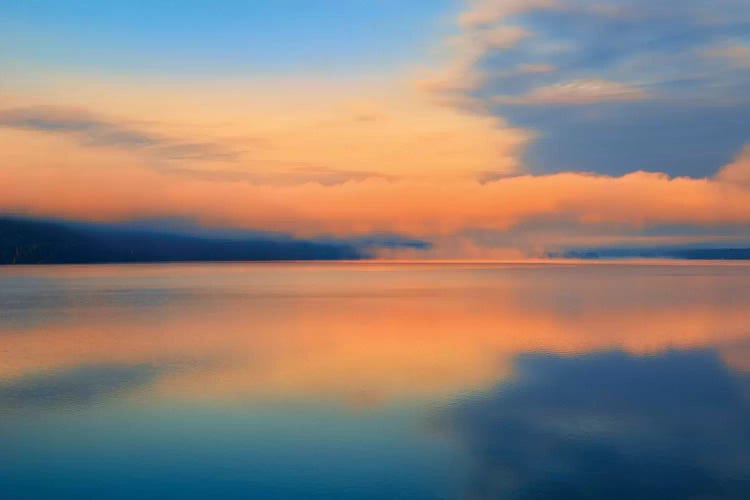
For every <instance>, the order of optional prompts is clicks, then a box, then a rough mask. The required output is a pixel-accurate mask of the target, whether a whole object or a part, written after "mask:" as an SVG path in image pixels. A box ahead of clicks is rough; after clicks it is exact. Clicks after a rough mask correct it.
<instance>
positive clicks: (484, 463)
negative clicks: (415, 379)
mask: <svg viewBox="0 0 750 500" xmlns="http://www.w3.org/2000/svg"><path fill="white" fill-rule="evenodd" d="M515 374H516V379H515V380H514V381H511V382H507V383H503V384H501V385H499V386H498V387H497V388H495V389H494V390H491V391H489V392H487V393H485V394H483V395H482V396H481V397H477V398H472V399H470V400H466V401H464V402H462V403H461V404H460V405H459V406H458V407H457V408H455V410H454V411H453V412H452V413H451V414H450V415H449V416H448V421H449V425H450V426H451V428H452V430H453V431H454V432H456V433H457V435H458V436H460V438H461V439H462V440H464V441H465V443H466V445H467V447H468V448H469V449H470V450H471V453H472V454H473V456H474V458H475V463H476V465H475V470H474V472H473V478H472V481H471V485H470V490H469V492H470V495H469V496H471V497H472V498H634V499H635V498H737V499H740V498H750V474H749V473H748V471H750V404H749V403H750V401H748V397H747V396H748V394H749V393H748V389H750V377H749V376H748V375H742V374H737V373H734V372H732V371H730V370H729V369H728V368H727V367H726V366H725V365H724V364H723V363H722V361H721V360H720V358H719V357H718V356H717V354H716V353H715V352H714V351H712V350H699V351H671V352H667V353H664V354H660V355H654V356H642V357H639V356H632V355H628V354H624V353H622V352H608V353H595V354H587V355H581V356H560V355H549V354H532V355H525V356H521V357H520V358H519V359H518V362H517V366H516V371H515Z"/></svg>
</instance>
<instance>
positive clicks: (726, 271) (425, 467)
mask: <svg viewBox="0 0 750 500" xmlns="http://www.w3.org/2000/svg"><path fill="white" fill-rule="evenodd" d="M748 325H750V265H745V264H741V263H738V264H690V265H688V264H672V263H666V264H633V263H618V264H606V263H592V264H586V265H584V264H572V263H570V264H466V263H462V264H458V263H455V264H429V263H422V264H419V263H410V264H407V263H403V264H396V263H393V264H389V263H379V262H362V263H333V262H332V263H288V264H272V263H268V264H173V265H92V266H65V267H58V266H38V267H36V266H30V267H22V268H15V267H13V268H11V267H8V268H3V269H0V497H2V498H82V497H84V498H165V497H176V498H191V497H192V498H207V497H213V498H267V499H280V498H372V499H375V498H383V499H391V498H408V499H413V498H416V499H419V498H424V499H428V498H443V499H454V498H455V499H463V498H472V499H473V498H480V499H484V498H487V499H491V498H511V499H514V498H655V497H661V498H737V499H740V498H748V497H750V479H748V474H747V471H748V470H750V326H748Z"/></svg>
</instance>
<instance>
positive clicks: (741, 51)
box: [703, 44, 750, 68]
mask: <svg viewBox="0 0 750 500" xmlns="http://www.w3.org/2000/svg"><path fill="white" fill-rule="evenodd" d="M703 54H704V55H705V56H708V57H716V58H720V59H724V60H726V61H727V62H729V63H730V64H731V65H732V66H734V67H737V68H750V45H745V44H724V45H723V46H719V47H712V48H710V49H706V50H704V51H703Z"/></svg>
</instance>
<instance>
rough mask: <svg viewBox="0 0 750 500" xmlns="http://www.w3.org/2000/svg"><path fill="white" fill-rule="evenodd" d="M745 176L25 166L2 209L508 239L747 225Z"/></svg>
mask: <svg viewBox="0 0 750 500" xmlns="http://www.w3.org/2000/svg"><path fill="white" fill-rule="evenodd" d="M747 169H748V164H747V162H746V161H745V160H744V156H740V157H739V159H738V160H737V161H736V162H733V163H731V164H730V165H729V166H727V167H725V168H724V169H722V170H720V171H719V173H718V174H717V175H715V176H712V177H704V178H689V177H670V176H668V175H665V174H663V173H650V172H642V171H637V172H632V173H629V174H626V175H622V176H606V175H595V174H591V173H585V172H566V173H557V174H547V175H530V174H520V175H515V176H510V177H509V176H505V177H503V176H502V175H500V174H498V173H494V174H493V175H492V176H490V177H487V176H485V177H483V178H482V180H483V181H484V182H485V183H484V184H480V182H479V181H478V180H477V179H476V178H474V179H459V180H454V181H453V182H446V181H445V180H444V179H441V178H438V179H434V180H433V179H413V178H412V179H409V178H402V179H395V180H385V179H367V180H362V181H359V182H345V183H343V184H342V183H338V184H331V185H322V184H320V183H306V184H285V185H270V184H255V183H253V182H247V181H241V180H239V181H238V180H219V179H213V180H210V181H207V180H205V179H201V178H192V177H177V176H173V175H168V174H164V173H161V172H158V171H153V170H151V169H148V168H145V167H140V168H138V167H133V166H131V167H130V168H128V169H106V170H102V169H101V168H98V167H97V165H92V166H91V167H90V168H89V167H78V168H73V167H70V168H67V169H59V168H57V167H54V166H51V167H47V168H44V167H36V168H34V169H24V168H22V167H19V168H5V169H3V170H2V171H0V200H2V208H3V209H4V210H5V211H16V212H21V213H28V214H29V215H42V216H44V215H57V216H66V217H70V218H83V219H98V220H113V219H115V220H117V219H120V220H121V219H132V218H134V217H136V218H137V217H146V216H149V217H166V216H177V217H187V218H191V219H194V220H197V221H199V222H201V223H203V224H209V225H210V224H218V225H223V226H229V227H238V228H252V229H257V230H271V231H284V232H290V233H293V234H296V235H301V236H314V235H321V234H332V235H336V236H352V235H362V234H365V233H370V232H387V233H399V234H404V235H408V236H413V237H417V238H420V239H421V238H424V237H426V236H430V237H437V236H448V235H452V234H456V233H459V232H461V231H463V230H465V229H470V228H473V229H491V230H497V231H508V230H510V229H512V228H514V227H516V226H518V225H519V224H522V223H524V222H525V221H530V220H534V219H537V218H539V217H543V216H553V215H554V216H556V217H564V218H566V220H571V221H575V222H576V224H579V225H580V226H582V227H591V228H596V227H600V226H603V225H607V224H611V225H615V227H620V228H648V227H653V226H660V225H666V224H673V225H677V224H689V225H704V226H707V227H710V226H725V225H728V224H746V223H750V188H749V187H748V185H747V184H746V183H744V182H742V180H743V179H744V178H745V171H746V170H747ZM40 178H43V179H44V182H43V183H40V182H39V179H40ZM493 178H496V179H498V180H495V181H494V182H492V179H493ZM63 184H64V185H65V186H66V188H65V190H64V191H62V192H61V191H60V189H59V186H60V185H63Z"/></svg>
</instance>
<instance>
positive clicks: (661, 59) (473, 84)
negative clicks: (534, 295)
mask: <svg viewBox="0 0 750 500" xmlns="http://www.w3.org/2000/svg"><path fill="white" fill-rule="evenodd" d="M457 25H458V27H459V30H460V33H459V34H458V35H455V36H453V37H452V39H453V40H456V39H458V40H465V42H464V44H465V45H468V44H470V41H472V40H475V39H476V38H478V37H481V34H482V33H485V32H493V31H495V30H500V31H502V30H503V29H514V30H524V31H525V32H527V33H528V35H527V36H526V37H524V38H523V39H520V40H518V41H517V43H515V44H513V45H511V46H505V47H502V48H493V47H492V46H489V45H486V44H485V45H478V44H475V45H473V47H474V48H475V50H474V51H472V52H471V53H470V55H471V57H467V55H466V54H467V53H466V51H461V50H456V51H454V53H453V56H452V59H450V60H449V62H448V63H447V64H446V65H445V67H444V69H445V70H446V75H447V76H446V77H445V79H444V81H443V85H433V86H432V87H430V86H427V87H423V90H425V91H427V92H430V93H431V94H432V95H433V96H434V98H435V99H436V100H437V101H438V102H441V103H443V104H447V105H455V106H459V107H461V108H462V109H468V110H473V111H474V112H477V113H479V114H483V115H488V114H489V115H494V116H498V117H502V118H503V119H504V120H506V121H507V122H508V123H509V124H510V125H512V126H516V127H521V128H524V129H526V130H528V131H529V133H530V134H535V137H536V139H535V140H534V141H533V142H531V143H530V144H529V145H528V147H527V148H526V150H525V154H524V156H523V160H524V163H525V165H526V166H527V167H528V168H529V169H531V171H534V172H560V171H566V170H587V171H592V172H599V173H604V174H624V173H627V172H632V171H633V170H638V169H643V170H650V171H661V172H666V173H668V174H670V175H674V176H680V175H690V176H706V175H709V174H710V173H711V172H712V168H713V167H712V165H717V164H721V163H726V162H727V161H728V160H729V159H730V157H731V155H732V154H733V153H734V152H736V151H737V150H738V149H739V148H740V147H741V145H742V144H743V143H745V142H747V141H748V140H750V136H748V133H747V131H746V127H744V126H743V119H744V117H745V116H747V113H748V110H750V98H748V96H747V92H746V91H745V89H746V88H747V87H748V86H749V85H750V65H748V64H747V61H748V57H747V56H748V52H747V45H748V44H747V40H746V34H747V32H748V29H750V6H749V5H748V4H747V2H742V1H737V0H718V1H717V2H712V3H711V4H710V6H709V4H706V3H705V2H700V1H698V0H686V1H684V2H681V3H680V9H679V11H675V9H674V8H673V5H671V4H670V3H669V2H646V1H645V0H632V1H621V0H603V1H598V2H586V1H580V0H552V1H544V0H541V1H534V2H515V1H503V0H494V1H493V0H485V1H477V2H472V3H470V6H469V7H468V8H467V10H466V11H465V12H464V13H462V14H461V15H460V16H459V17H458V20H457ZM460 45H461V44H458V43H455V42H454V46H460ZM522 68H527V69H528V68H543V69H544V70H543V71H528V70H527V71H522ZM448 69H450V71H448ZM436 71H437V70H436ZM437 73H438V74H439V71H437ZM438 81H439V80H438ZM558 105H565V106H566V109H565V111H564V112H562V111H561V110H560V109H559V108H558V107H557V106H558ZM532 108H533V109H532Z"/></svg>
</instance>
